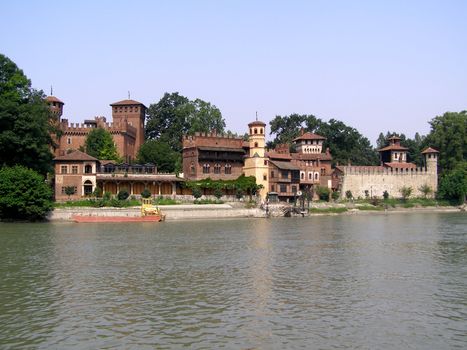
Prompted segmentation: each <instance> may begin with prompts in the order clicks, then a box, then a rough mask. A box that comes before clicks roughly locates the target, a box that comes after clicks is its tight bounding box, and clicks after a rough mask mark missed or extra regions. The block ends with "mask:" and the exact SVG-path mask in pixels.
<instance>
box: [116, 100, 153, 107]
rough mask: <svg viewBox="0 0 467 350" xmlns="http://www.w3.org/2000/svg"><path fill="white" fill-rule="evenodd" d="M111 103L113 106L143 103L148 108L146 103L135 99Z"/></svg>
mask: <svg viewBox="0 0 467 350" xmlns="http://www.w3.org/2000/svg"><path fill="white" fill-rule="evenodd" d="M110 105H111V106H134V105H141V106H143V107H144V108H146V106H145V105H144V104H142V103H141V102H138V101H135V100H121V101H118V102H114V103H111V104H110Z"/></svg>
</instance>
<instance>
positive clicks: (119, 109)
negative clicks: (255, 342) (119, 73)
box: [110, 100, 146, 152]
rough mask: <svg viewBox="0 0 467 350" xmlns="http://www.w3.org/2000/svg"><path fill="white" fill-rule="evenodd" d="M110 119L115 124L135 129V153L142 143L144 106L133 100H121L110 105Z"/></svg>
mask: <svg viewBox="0 0 467 350" xmlns="http://www.w3.org/2000/svg"><path fill="white" fill-rule="evenodd" d="M110 106H111V107H112V119H113V122H114V123H115V124H120V125H125V124H129V125H131V126H132V127H134V128H135V129H136V142H135V151H136V152H137V151H138V150H139V148H140V147H141V145H142V144H143V143H144V139H145V136H144V120H145V117H146V106H145V105H143V104H142V103H141V102H138V101H135V100H123V101H119V102H115V103H112V104H111V105H110Z"/></svg>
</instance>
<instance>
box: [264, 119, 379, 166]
mask: <svg viewBox="0 0 467 350" xmlns="http://www.w3.org/2000/svg"><path fill="white" fill-rule="evenodd" d="M269 125H270V127H271V132H270V134H271V135H273V134H274V135H275V139H274V140H273V141H272V142H269V143H268V147H269V148H273V147H275V146H276V145H278V144H281V143H291V142H292V140H293V139H294V138H296V137H297V136H298V135H299V133H300V129H302V128H303V129H304V130H305V131H310V132H314V133H317V134H319V135H321V136H324V137H326V141H325V142H324V147H325V148H327V147H329V149H330V151H331V154H332V156H333V162H334V163H336V162H340V163H344V164H346V163H348V162H349V161H350V162H351V163H352V164H353V165H372V164H378V162H379V160H378V155H377V153H376V151H375V150H374V149H373V147H372V146H371V144H370V141H369V140H368V139H367V138H366V137H364V136H363V135H361V134H360V133H359V132H358V131H357V130H356V129H354V128H352V127H350V126H347V125H345V124H344V123H343V122H341V121H339V120H335V119H330V120H329V121H328V122H324V121H322V120H321V119H318V118H316V117H315V116H313V115H299V114H291V115H289V116H283V117H282V116H280V115H278V116H276V117H275V118H274V119H273V120H272V121H271V122H270V123H269Z"/></svg>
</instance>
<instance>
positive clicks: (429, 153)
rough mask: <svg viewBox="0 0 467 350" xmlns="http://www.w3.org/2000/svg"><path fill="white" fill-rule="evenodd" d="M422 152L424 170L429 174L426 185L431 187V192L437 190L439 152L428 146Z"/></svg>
mask: <svg viewBox="0 0 467 350" xmlns="http://www.w3.org/2000/svg"><path fill="white" fill-rule="evenodd" d="M422 154H423V155H424V156H425V165H426V171H427V173H429V174H430V175H431V176H430V183H428V185H429V186H430V187H431V189H432V190H433V192H436V191H438V154H439V152H438V151H437V150H435V149H434V148H431V147H428V148H426V149H425V150H424V151H422Z"/></svg>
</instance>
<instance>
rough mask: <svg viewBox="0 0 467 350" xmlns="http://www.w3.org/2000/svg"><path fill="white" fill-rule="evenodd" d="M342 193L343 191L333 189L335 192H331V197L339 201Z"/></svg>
mask: <svg viewBox="0 0 467 350" xmlns="http://www.w3.org/2000/svg"><path fill="white" fill-rule="evenodd" d="M340 195H341V193H340V192H338V191H333V192H332V193H331V197H332V199H333V200H335V201H337V200H338V199H339V197H340Z"/></svg>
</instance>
